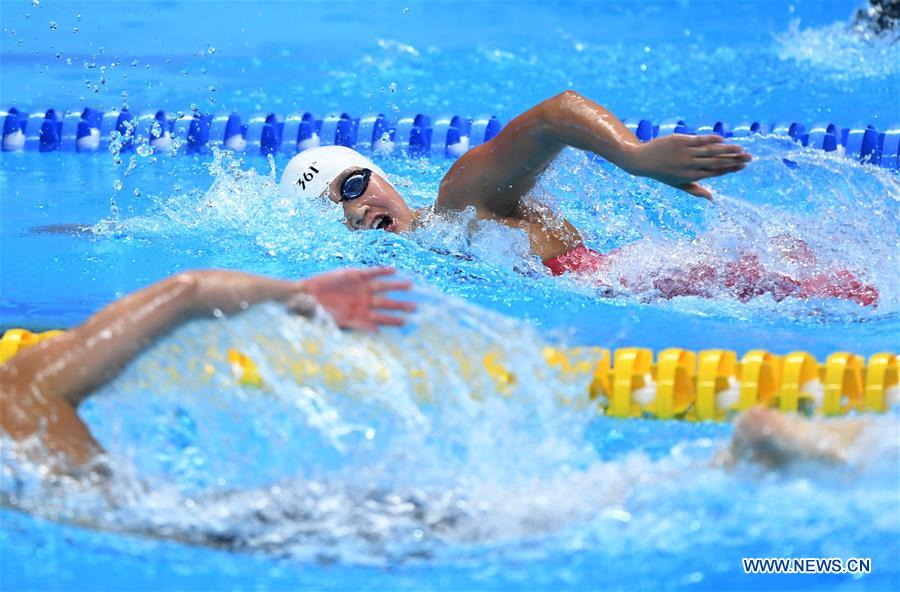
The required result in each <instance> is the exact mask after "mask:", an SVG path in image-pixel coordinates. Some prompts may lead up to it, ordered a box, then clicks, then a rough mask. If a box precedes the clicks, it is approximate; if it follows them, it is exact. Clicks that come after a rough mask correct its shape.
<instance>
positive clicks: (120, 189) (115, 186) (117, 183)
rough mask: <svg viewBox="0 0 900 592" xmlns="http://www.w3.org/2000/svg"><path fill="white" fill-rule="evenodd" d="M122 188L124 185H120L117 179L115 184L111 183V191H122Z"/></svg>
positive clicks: (120, 182)
mask: <svg viewBox="0 0 900 592" xmlns="http://www.w3.org/2000/svg"><path fill="white" fill-rule="evenodd" d="M122 187H124V184H123V183H122V181H121V180H119V179H116V180H115V182H114V183H113V189H115V190H116V191H122Z"/></svg>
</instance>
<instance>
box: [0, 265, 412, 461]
mask: <svg viewBox="0 0 900 592" xmlns="http://www.w3.org/2000/svg"><path fill="white" fill-rule="evenodd" d="M393 273H394V270H393V269H390V268H385V267H381V268H374V269H368V270H364V271H361V270H342V271H333V272H329V273H323V274H320V275H316V276H313V277H311V278H309V279H307V280H303V281H288V280H279V279H272V278H266V277H262V276H257V275H251V274H247V273H241V272H236V271H223V270H206V271H191V272H185V273H180V274H178V275H174V276H171V277H169V278H167V279H165V280H162V281H160V282H158V283H156V284H153V285H151V286H149V287H147V288H144V289H142V290H139V291H137V292H135V293H133V294H130V295H128V296H126V297H124V298H122V299H120V300H117V301H116V302H113V303H112V304H110V305H108V306H107V307H106V308H104V309H103V310H101V311H100V312H98V313H96V314H95V315H93V316H92V317H91V318H89V319H88V320H87V321H86V322H85V323H83V324H82V325H80V326H78V327H76V328H75V329H72V330H71V331H67V332H65V333H63V334H62V335H58V336H56V337H54V338H52V339H48V340H47V341H43V342H41V343H39V344H37V345H35V346H33V347H31V348H29V349H27V350H25V351H24V352H22V353H20V354H19V355H17V356H15V357H14V358H13V359H11V360H9V361H8V362H7V363H6V364H4V365H3V366H0V428H2V429H3V431H4V432H5V433H6V435H7V436H9V437H10V438H12V439H13V440H16V441H23V440H26V439H28V438H30V437H33V436H37V437H38V438H39V439H40V442H41V444H42V445H43V448H44V451H46V452H49V453H50V454H51V456H50V457H48V459H47V460H48V461H49V462H50V463H51V465H54V462H56V461H59V462H61V463H62V464H61V465H54V466H55V468H57V469H59V470H61V471H63V472H64V471H66V469H67V467H76V466H80V465H84V464H86V463H89V462H90V461H91V460H92V459H93V458H94V457H95V456H96V455H97V454H98V453H100V452H101V448H100V445H99V444H98V443H97V441H96V440H95V439H94V437H93V436H92V435H91V432H90V430H89V429H88V427H87V425H86V424H85V423H84V422H83V421H81V419H80V418H79V417H78V413H77V409H78V406H79V405H80V404H81V403H82V402H83V401H84V400H85V399H87V398H88V397H89V396H90V395H91V394H92V393H93V392H94V391H95V390H97V389H98V388H100V387H101V386H102V385H104V384H105V383H106V382H108V381H110V380H112V379H113V378H114V377H115V376H116V375H117V374H118V373H119V372H120V371H121V370H122V369H123V368H124V367H125V366H126V365H127V364H128V362H130V361H131V360H132V359H133V358H134V357H135V356H137V355H138V354H139V353H140V352H141V351H142V350H143V349H145V348H146V347H148V346H149V345H150V344H151V343H153V342H154V341H155V340H156V339H159V338H160V337H161V336H162V335H164V334H165V333H167V332H169V331H171V330H173V329H175V328H176V327H178V326H180V325H182V324H183V323H186V322H187V321H189V320H191V319H194V318H198V317H204V316H210V315H212V314H221V313H224V314H231V313H237V312H240V311H242V310H244V309H246V308H247V307H249V306H253V305H254V304H258V303H261V302H266V301H276V302H283V303H284V304H285V306H286V307H287V308H288V309H289V310H291V311H293V312H296V313H298V314H305V315H308V314H311V313H312V312H313V311H314V310H315V306H316V304H318V305H319V306H321V307H322V308H324V309H325V310H326V311H328V313H329V314H330V315H331V316H332V318H333V319H334V321H335V322H336V323H337V324H338V326H340V327H341V328H345V329H358V330H362V331H377V330H378V328H379V327H381V326H401V325H403V324H404V319H403V318H402V317H401V316H397V315H396V314H392V312H391V311H394V312H400V313H403V312H410V311H412V310H414V308H415V306H414V304H413V303H411V302H404V301H401V300H396V299H394V298H391V297H390V296H388V295H387V293H388V292H394V291H401V292H402V291H405V290H409V288H410V287H411V284H410V283H409V282H408V281H405V280H395V279H386V278H387V276H390V275H392V274H393Z"/></svg>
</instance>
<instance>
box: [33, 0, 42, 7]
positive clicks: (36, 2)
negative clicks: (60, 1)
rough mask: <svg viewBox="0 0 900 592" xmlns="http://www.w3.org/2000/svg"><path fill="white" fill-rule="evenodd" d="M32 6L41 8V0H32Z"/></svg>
mask: <svg viewBox="0 0 900 592" xmlns="http://www.w3.org/2000/svg"><path fill="white" fill-rule="evenodd" d="M31 5H32V6H40V5H41V0H31Z"/></svg>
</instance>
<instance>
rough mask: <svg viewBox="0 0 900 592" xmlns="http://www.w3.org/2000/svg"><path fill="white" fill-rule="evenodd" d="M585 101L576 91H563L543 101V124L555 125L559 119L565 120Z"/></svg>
mask: <svg viewBox="0 0 900 592" xmlns="http://www.w3.org/2000/svg"><path fill="white" fill-rule="evenodd" d="M586 100H587V99H586V98H585V96H584V95H582V94H581V93H579V92H578V91H576V90H572V89H568V90H564V91H562V92H561V93H559V94H558V95H556V96H554V97H551V98H549V99H547V100H546V101H544V103H543V105H542V106H544V107H545V108H544V109H542V113H541V114H542V116H543V119H544V122H545V123H548V124H553V123H557V122H558V121H559V120H560V119H561V118H565V117H566V115H567V114H569V113H571V112H572V111H574V110H576V109H577V108H578V106H579V105H582V104H584V102H585V101H586Z"/></svg>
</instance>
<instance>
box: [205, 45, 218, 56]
mask: <svg viewBox="0 0 900 592" xmlns="http://www.w3.org/2000/svg"><path fill="white" fill-rule="evenodd" d="M206 53H208V54H209V55H212V54H214V53H216V48H215V47H213V46H212V45H207V46H206Z"/></svg>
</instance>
